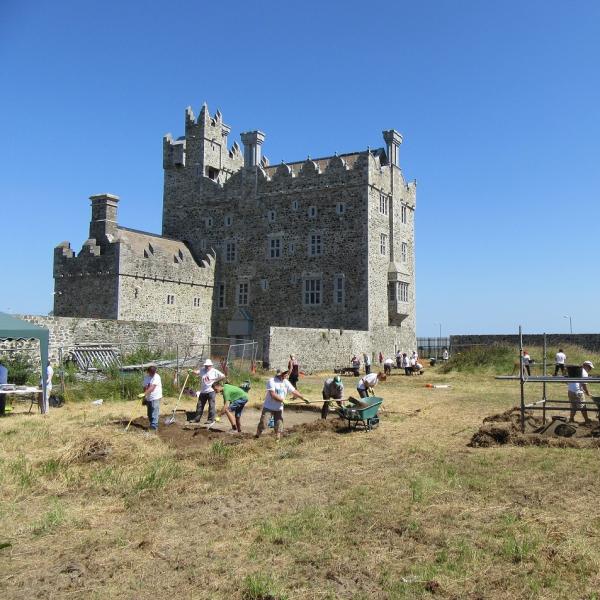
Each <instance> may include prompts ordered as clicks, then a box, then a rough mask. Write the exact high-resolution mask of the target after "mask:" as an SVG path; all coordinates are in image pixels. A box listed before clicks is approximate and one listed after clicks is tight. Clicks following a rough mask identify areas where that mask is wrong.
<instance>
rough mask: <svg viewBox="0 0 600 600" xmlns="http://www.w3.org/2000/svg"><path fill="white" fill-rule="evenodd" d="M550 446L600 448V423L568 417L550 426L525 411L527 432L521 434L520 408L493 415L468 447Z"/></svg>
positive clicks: (553, 422) (553, 419)
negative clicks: (578, 420) (588, 422)
mask: <svg viewBox="0 0 600 600" xmlns="http://www.w3.org/2000/svg"><path fill="white" fill-rule="evenodd" d="M504 445H512V446H548V447H554V448H600V427H599V426H598V424H594V425H589V426H588V425H584V424H581V423H568V422H567V421H566V419H565V418H564V417H553V418H552V419H551V420H550V421H547V422H546V423H544V422H543V420H542V419H541V418H540V417H537V416H536V415H534V414H533V412H531V411H525V432H524V433H523V432H522V431H521V411H520V409H519V407H516V406H515V407H514V408H511V409H510V410H507V411H505V412H503V413H499V414H496V415H490V416H489V417H486V418H485V419H484V420H483V425H482V426H481V427H480V428H479V430H478V431H477V432H476V433H475V434H474V435H473V437H472V438H471V441H470V442H469V444H468V446H471V447H472V448H490V447H492V446H504Z"/></svg>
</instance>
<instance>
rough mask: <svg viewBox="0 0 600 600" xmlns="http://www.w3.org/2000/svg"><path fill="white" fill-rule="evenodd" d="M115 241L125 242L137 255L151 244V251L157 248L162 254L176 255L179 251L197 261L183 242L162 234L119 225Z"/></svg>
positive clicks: (142, 252)
mask: <svg viewBox="0 0 600 600" xmlns="http://www.w3.org/2000/svg"><path fill="white" fill-rule="evenodd" d="M115 241H119V242H121V243H123V244H125V245H126V246H128V247H129V248H131V249H132V250H133V251H134V252H135V253H136V254H139V255H143V254H144V252H145V251H146V252H147V251H148V247H149V246H151V248H152V252H153V253H154V252H155V251H157V250H158V252H159V253H160V254H163V255H164V256H170V255H172V256H177V255H179V254H180V253H181V254H182V255H183V257H184V258H186V259H188V258H189V260H193V261H194V262H198V261H196V259H195V258H194V256H193V255H192V253H191V252H190V250H189V248H188V247H187V246H186V244H185V243H184V242H182V241H181V240H176V239H174V238H169V237H165V236H163V235H157V234H155V233H148V232H147V231H140V230H138V229H131V228H129V227H122V226H121V225H119V226H118V227H117V236H116V240H115Z"/></svg>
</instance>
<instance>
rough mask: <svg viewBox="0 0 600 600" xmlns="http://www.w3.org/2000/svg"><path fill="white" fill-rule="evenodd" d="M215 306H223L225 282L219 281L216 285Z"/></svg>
mask: <svg viewBox="0 0 600 600" xmlns="http://www.w3.org/2000/svg"><path fill="white" fill-rule="evenodd" d="M217 306H218V307H219V308H225V284H224V283H219V284H218V287H217Z"/></svg>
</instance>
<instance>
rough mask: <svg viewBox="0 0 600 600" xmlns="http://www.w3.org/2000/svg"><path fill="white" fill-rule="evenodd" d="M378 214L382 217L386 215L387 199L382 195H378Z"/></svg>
mask: <svg viewBox="0 0 600 600" xmlns="http://www.w3.org/2000/svg"><path fill="white" fill-rule="evenodd" d="M379 212H380V213H381V214H382V215H387V214H388V197H387V196H386V195H385V194H383V193H381V194H379Z"/></svg>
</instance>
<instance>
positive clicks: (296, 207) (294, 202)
mask: <svg viewBox="0 0 600 600" xmlns="http://www.w3.org/2000/svg"><path fill="white" fill-rule="evenodd" d="M292 210H298V200H294V201H293V202H292Z"/></svg>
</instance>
